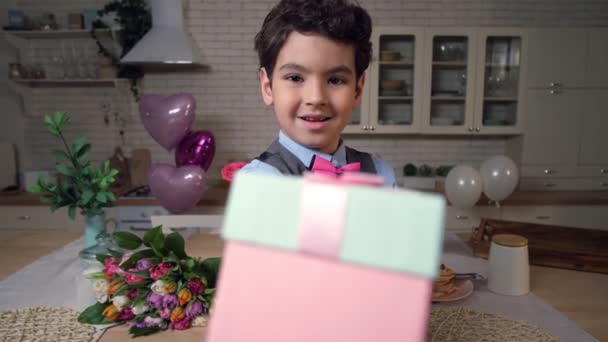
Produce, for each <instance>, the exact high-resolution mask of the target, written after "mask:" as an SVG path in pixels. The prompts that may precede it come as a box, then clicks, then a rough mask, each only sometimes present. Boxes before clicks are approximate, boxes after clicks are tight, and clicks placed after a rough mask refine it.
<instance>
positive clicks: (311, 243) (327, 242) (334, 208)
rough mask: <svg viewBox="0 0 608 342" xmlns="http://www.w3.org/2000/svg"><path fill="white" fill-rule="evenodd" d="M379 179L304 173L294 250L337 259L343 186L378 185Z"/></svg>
mask: <svg viewBox="0 0 608 342" xmlns="http://www.w3.org/2000/svg"><path fill="white" fill-rule="evenodd" d="M382 184H383V179H382V177H380V176H375V175H370V174H364V173H352V174H350V173H349V174H344V175H343V176H341V177H337V176H336V175H331V174H325V173H305V174H304V186H303V187H302V193H301V198H300V228H299V239H298V250H299V251H301V252H303V253H308V254H313V255H318V256H323V257H328V258H332V259H337V258H338V257H339V256H340V252H341V247H342V239H343V237H344V226H345V224H346V210H347V207H348V201H347V200H348V198H347V196H348V194H347V189H348V188H347V187H346V186H347V185H368V186H369V185H374V186H378V185H382Z"/></svg>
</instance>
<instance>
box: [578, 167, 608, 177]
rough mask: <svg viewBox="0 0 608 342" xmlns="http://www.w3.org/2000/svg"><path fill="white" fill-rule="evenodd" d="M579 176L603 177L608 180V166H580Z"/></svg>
mask: <svg viewBox="0 0 608 342" xmlns="http://www.w3.org/2000/svg"><path fill="white" fill-rule="evenodd" d="M577 174H578V176H579V177H585V178H586V177H603V178H608V165H603V166H579V167H578V171H577Z"/></svg>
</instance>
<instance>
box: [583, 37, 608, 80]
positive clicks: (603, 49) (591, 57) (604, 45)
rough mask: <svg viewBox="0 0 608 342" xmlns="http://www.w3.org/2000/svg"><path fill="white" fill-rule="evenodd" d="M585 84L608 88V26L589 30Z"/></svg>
mask: <svg viewBox="0 0 608 342" xmlns="http://www.w3.org/2000/svg"><path fill="white" fill-rule="evenodd" d="M587 42H588V43H587V49H586V50H587V54H586V57H587V63H585V64H586V69H585V85H587V86H590V87H602V88H608V63H606V61H608V28H600V27H596V28H593V29H589V30H587Z"/></svg>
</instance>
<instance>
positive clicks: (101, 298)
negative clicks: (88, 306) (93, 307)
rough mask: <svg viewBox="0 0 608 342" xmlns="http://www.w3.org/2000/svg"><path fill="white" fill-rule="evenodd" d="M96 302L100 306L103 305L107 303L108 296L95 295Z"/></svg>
mask: <svg viewBox="0 0 608 342" xmlns="http://www.w3.org/2000/svg"><path fill="white" fill-rule="evenodd" d="M96 297H97V301H98V302H100V303H101V304H103V303H105V302H107V301H108V295H107V294H97V295H96Z"/></svg>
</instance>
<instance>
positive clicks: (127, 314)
mask: <svg viewBox="0 0 608 342" xmlns="http://www.w3.org/2000/svg"><path fill="white" fill-rule="evenodd" d="M133 318H135V314H134V313H133V310H131V308H130V307H124V308H122V310H120V313H119V314H118V319H119V320H121V321H130V320H132V319H133Z"/></svg>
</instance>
